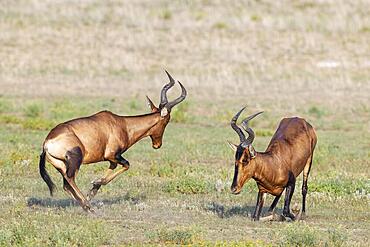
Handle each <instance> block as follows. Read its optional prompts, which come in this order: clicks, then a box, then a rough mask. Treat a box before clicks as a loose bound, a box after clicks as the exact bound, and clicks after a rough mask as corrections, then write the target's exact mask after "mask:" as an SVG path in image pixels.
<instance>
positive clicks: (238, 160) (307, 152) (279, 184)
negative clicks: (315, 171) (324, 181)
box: [229, 108, 317, 220]
mask: <svg viewBox="0 0 370 247" xmlns="http://www.w3.org/2000/svg"><path fill="white" fill-rule="evenodd" d="M243 110H244V108H242V109H241V110H240V111H239V112H238V113H237V114H236V115H235V116H234V117H233V118H232V120H231V123H230V124H231V127H232V128H233V129H234V130H235V131H236V133H237V134H238V136H239V138H240V144H239V145H235V144H232V143H230V142H229V144H230V146H231V148H232V149H233V150H234V151H235V173H234V179H233V182H232V185H231V191H232V193H233V194H239V193H240V191H241V189H242V187H243V185H244V183H245V182H246V181H248V180H249V179H250V178H253V179H254V180H255V181H256V182H257V186H258V190H259V192H258V196H257V205H256V208H255V211H254V214H253V216H252V218H253V219H254V220H259V217H260V213H261V209H262V206H263V201H264V194H265V193H269V194H271V195H274V196H275V199H274V201H273V203H272V204H271V206H270V208H269V210H268V212H269V213H272V212H273V211H274V209H275V207H276V204H277V203H278V201H279V199H280V196H281V194H282V193H283V191H284V189H285V190H286V194H285V203H284V209H283V216H285V217H289V218H291V219H292V220H294V219H295V215H293V214H292V213H291V211H290V201H291V199H292V195H293V192H294V187H295V182H296V177H297V176H298V175H299V174H300V173H301V172H302V171H303V184H302V196H303V199H302V209H301V212H300V214H299V217H300V218H303V217H304V215H305V211H306V194H307V188H308V187H307V178H308V175H309V173H310V169H311V165H312V156H313V152H314V149H315V146H316V142H317V137H316V134H315V131H314V129H313V128H312V126H311V125H310V124H309V123H308V122H306V121H305V120H304V119H302V118H297V117H293V118H284V119H283V120H281V122H280V124H279V127H278V129H277V130H276V132H275V134H274V136H273V137H272V139H271V141H270V144H269V145H268V147H267V149H266V151H265V152H256V151H255V150H254V148H253V146H252V143H253V140H254V132H253V130H252V129H251V128H250V127H249V126H248V122H249V121H250V120H251V119H253V118H254V117H256V116H257V115H259V114H260V113H262V112H258V113H256V114H253V115H251V116H249V117H247V118H246V119H244V120H243V121H242V127H243V129H244V130H245V131H246V132H247V133H248V138H245V135H244V133H243V131H242V129H241V128H239V127H238V126H237V125H236V121H237V119H238V117H239V115H240V114H241V112H242V111H243Z"/></svg>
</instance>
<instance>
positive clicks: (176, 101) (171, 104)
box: [166, 81, 187, 111]
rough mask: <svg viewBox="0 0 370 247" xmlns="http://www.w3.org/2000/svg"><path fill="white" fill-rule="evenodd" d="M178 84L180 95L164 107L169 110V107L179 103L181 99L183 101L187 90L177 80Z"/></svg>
mask: <svg viewBox="0 0 370 247" xmlns="http://www.w3.org/2000/svg"><path fill="white" fill-rule="evenodd" d="M177 82H178V83H179V84H180V87H181V95H180V97H178V98H177V99H175V100H173V101H171V102H169V103H167V105H166V108H167V109H168V110H169V111H171V108H172V107H174V106H175V105H177V104H179V103H180V102H181V101H183V100H184V99H185V98H186V95H187V92H186V89H185V87H184V86H183V85H182V84H181V82H179V81H177Z"/></svg>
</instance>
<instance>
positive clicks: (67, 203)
mask: <svg viewBox="0 0 370 247" xmlns="http://www.w3.org/2000/svg"><path fill="white" fill-rule="evenodd" d="M145 200H146V196H145V195H135V196H133V195H131V194H130V193H129V192H127V193H126V194H125V195H122V196H118V197H114V198H108V199H101V200H99V199H93V200H92V201H91V205H92V206H93V207H98V208H99V207H100V206H102V205H113V204H120V203H122V202H129V203H130V204H133V205H135V204H138V203H140V202H142V201H145ZM27 206H28V207H33V206H40V207H51V208H68V207H79V206H80V205H79V204H78V202H76V201H75V200H72V199H54V198H36V197H31V198H29V199H28V200H27Z"/></svg>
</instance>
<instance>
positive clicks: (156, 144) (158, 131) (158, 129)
mask: <svg viewBox="0 0 370 247" xmlns="http://www.w3.org/2000/svg"><path fill="white" fill-rule="evenodd" d="M169 121H170V114H169V113H168V114H167V115H166V116H163V117H162V116H161V120H160V121H159V122H158V123H157V124H156V125H155V126H154V127H153V129H152V134H151V135H150V138H151V139H152V147H153V148H154V149H158V148H160V147H161V146H162V139H163V134H164V130H165V129H166V126H167V124H168V122H169Z"/></svg>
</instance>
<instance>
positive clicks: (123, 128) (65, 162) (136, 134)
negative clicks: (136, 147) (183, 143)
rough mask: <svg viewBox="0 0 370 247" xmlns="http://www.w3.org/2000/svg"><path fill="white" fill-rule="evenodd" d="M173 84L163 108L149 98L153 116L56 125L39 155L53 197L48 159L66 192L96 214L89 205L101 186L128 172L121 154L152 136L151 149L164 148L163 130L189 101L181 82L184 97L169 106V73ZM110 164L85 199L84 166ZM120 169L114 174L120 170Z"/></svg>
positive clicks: (108, 115) (107, 115) (107, 116)
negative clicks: (81, 177) (78, 182)
mask: <svg viewBox="0 0 370 247" xmlns="http://www.w3.org/2000/svg"><path fill="white" fill-rule="evenodd" d="M166 73H167V75H168V78H169V80H170V82H169V83H168V84H166V85H165V86H164V87H163V88H162V91H161V97H160V104H159V106H158V107H156V106H155V105H154V104H153V102H152V101H151V100H150V99H149V97H148V96H147V100H148V104H149V106H150V108H151V111H152V112H151V113H149V114H145V115H139V116H119V115H116V114H114V113H112V112H109V111H101V112H98V113H96V114H94V115H92V116H88V117H82V118H77V119H73V120H70V121H67V122H65V123H61V124H59V125H57V126H56V127H55V128H54V129H52V130H51V131H50V133H49V134H48V136H47V137H46V139H45V141H44V143H43V150H42V153H41V155H40V164H39V168H40V174H41V177H42V178H43V180H44V181H45V182H46V184H47V185H48V187H49V190H50V194H51V195H52V194H53V189H54V187H55V185H54V184H53V182H52V181H51V178H50V176H49V175H48V173H47V171H46V170H45V158H46V159H47V160H48V161H49V162H50V163H51V164H52V165H53V166H54V167H55V168H56V169H57V170H58V171H59V172H60V173H61V174H62V176H63V183H64V185H63V188H64V190H65V191H66V192H67V193H68V194H69V195H70V196H71V197H72V198H74V199H75V200H77V201H78V202H79V203H80V205H81V206H82V208H83V209H84V210H86V211H93V209H92V208H91V205H90V203H89V201H90V200H91V198H92V197H94V196H95V195H96V193H97V192H98V190H99V188H100V187H101V186H102V185H106V184H108V183H109V182H110V181H112V180H113V179H114V178H115V177H116V176H117V175H119V174H121V173H123V172H124V171H126V170H127V169H129V166H130V165H129V162H128V161H127V160H126V159H125V158H123V157H122V154H123V153H124V152H125V151H126V150H127V149H128V148H130V147H131V146H132V145H133V144H135V143H136V142H137V141H139V140H140V139H142V138H144V137H147V136H150V138H151V139H152V147H153V148H155V149H157V148H160V147H161V145H162V138H163V133H164V130H165V128H166V126H167V124H168V122H169V121H170V113H171V109H172V107H174V106H175V105H177V104H179V103H180V102H181V101H183V100H184V99H185V97H186V90H185V88H184V86H183V85H182V84H181V83H180V82H179V81H178V83H179V85H180V87H181V89H182V93H181V96H180V97H178V98H177V99H175V100H173V101H171V102H168V100H167V91H168V90H169V89H170V88H171V87H173V86H174V85H175V80H174V79H173V78H172V77H171V75H170V74H169V73H168V72H167V71H166ZM100 161H109V162H110V166H109V169H108V171H107V172H106V174H105V175H104V176H103V177H102V178H100V179H97V180H95V181H93V182H92V184H93V187H92V189H91V190H90V191H89V193H88V195H87V197H85V196H84V195H83V194H82V193H81V191H80V189H79V188H78V187H77V185H76V183H75V178H76V176H77V173H78V171H79V168H80V165H81V164H91V163H96V162H100ZM118 165H120V166H121V168H120V169H118V170H115V169H116V168H117V166H118Z"/></svg>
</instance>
